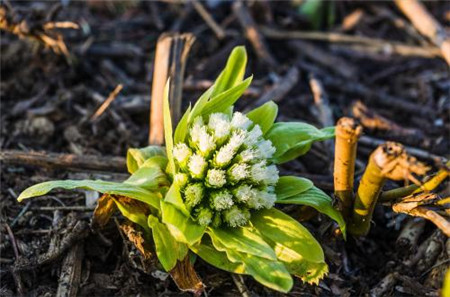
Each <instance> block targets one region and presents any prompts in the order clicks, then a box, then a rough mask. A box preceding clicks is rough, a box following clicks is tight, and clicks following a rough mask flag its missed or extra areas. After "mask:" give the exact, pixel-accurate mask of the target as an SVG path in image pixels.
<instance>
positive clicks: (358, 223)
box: [349, 142, 429, 236]
mask: <svg viewBox="0 0 450 297" xmlns="http://www.w3.org/2000/svg"><path fill="white" fill-rule="evenodd" d="M428 169H429V168H428V167H427V166H425V165H424V164H422V163H420V162H418V161H417V160H416V159H415V158H413V157H411V156H409V155H408V154H407V153H406V151H405V149H404V147H403V146H402V145H401V144H399V143H395V142H387V143H385V144H383V145H380V146H379V147H378V148H377V149H376V150H375V151H374V152H373V153H372V154H371V155H370V158H369V163H368V165H367V168H366V170H365V171H364V174H363V177H362V179H361V182H360V184H359V187H358V191H357V194H356V199H355V203H354V205H353V213H352V219H351V223H350V225H349V231H350V233H351V234H353V235H356V236H363V235H366V234H367V233H368V232H369V229H370V221H371V219H372V214H373V210H374V209H375V205H376V203H377V200H378V196H379V194H380V191H381V189H382V188H383V185H384V183H385V181H386V179H393V180H402V179H405V180H412V181H414V182H417V183H418V181H417V180H416V179H415V177H414V176H413V175H412V174H413V173H414V174H418V175H424V174H425V173H426V171H427V170H428Z"/></svg>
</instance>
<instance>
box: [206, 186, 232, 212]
mask: <svg viewBox="0 0 450 297" xmlns="http://www.w3.org/2000/svg"><path fill="white" fill-rule="evenodd" d="M211 199H212V201H211V202H212V207H213V208H214V209H216V210H219V211H220V210H225V209H229V208H230V207H231V206H233V204H234V202H233V195H231V193H230V192H229V191H227V190H222V191H219V192H216V193H213V194H211Z"/></svg>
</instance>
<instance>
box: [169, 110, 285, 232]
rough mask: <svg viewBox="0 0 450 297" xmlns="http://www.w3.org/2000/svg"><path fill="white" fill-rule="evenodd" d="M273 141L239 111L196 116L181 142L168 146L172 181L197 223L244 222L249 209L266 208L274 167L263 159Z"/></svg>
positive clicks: (272, 199) (269, 154)
mask: <svg viewBox="0 0 450 297" xmlns="http://www.w3.org/2000/svg"><path fill="white" fill-rule="evenodd" d="M274 153H275V147H274V146H273V145H272V143H271V142H270V141H269V140H265V139H264V138H263V133H262V131H261V128H260V127H259V126H258V125H255V124H253V122H252V121H251V120H250V119H249V118H247V117H246V116H245V115H243V114H242V113H239V112H235V113H234V114H233V116H232V117H230V116H228V115H227V114H224V113H213V114H211V115H209V119H207V121H206V119H204V118H202V117H197V118H196V119H195V120H194V122H193V123H192V125H191V126H190V129H189V135H188V139H187V142H186V143H178V144H176V145H175V147H174V149H173V156H174V158H175V161H176V164H177V174H176V175H175V181H174V182H176V183H177V184H178V186H179V187H180V189H181V192H182V197H183V200H184V203H185V205H186V207H187V208H188V209H189V210H190V211H191V215H192V218H193V219H194V220H196V221H197V222H198V223H199V224H200V225H204V226H207V225H213V226H215V227H218V226H221V225H223V224H225V225H228V226H230V227H239V226H243V225H245V224H247V222H248V220H249V219H250V211H251V210H256V209H262V208H271V207H272V206H273V205H274V203H275V199H276V196H275V194H274V186H275V185H276V183H277V182H278V169H277V167H276V166H275V165H273V164H270V162H269V161H268V160H269V159H270V158H271V157H272V156H273V154H274Z"/></svg>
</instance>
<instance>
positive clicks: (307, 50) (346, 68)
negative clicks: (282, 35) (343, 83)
mask: <svg viewBox="0 0 450 297" xmlns="http://www.w3.org/2000/svg"><path fill="white" fill-rule="evenodd" d="M288 46H289V47H290V48H292V49H293V50H294V51H295V52H296V53H297V54H298V55H299V56H300V55H305V56H306V57H308V58H309V59H311V60H313V61H314V62H316V63H317V64H320V65H323V66H325V67H327V68H329V69H330V70H332V71H333V72H335V73H336V74H338V75H339V76H341V77H343V78H346V79H351V78H355V77H356V76H357V72H358V70H357V68H356V67H355V66H353V65H352V64H350V63H349V62H348V61H347V60H344V59H342V58H341V57H339V56H336V55H334V54H333V53H331V52H329V51H326V50H324V49H323V48H321V47H319V46H317V45H316V44H314V43H311V42H307V41H300V40H291V41H289V42H288Z"/></svg>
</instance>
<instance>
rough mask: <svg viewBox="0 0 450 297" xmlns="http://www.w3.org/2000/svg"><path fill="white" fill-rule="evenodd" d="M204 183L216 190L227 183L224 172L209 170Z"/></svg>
mask: <svg viewBox="0 0 450 297" xmlns="http://www.w3.org/2000/svg"><path fill="white" fill-rule="evenodd" d="M206 182H207V183H208V184H209V185H210V186H212V187H216V188H220V187H222V186H224V185H225V184H226V182H227V179H226V176H225V171H224V170H221V169H210V170H208V173H207V175H206Z"/></svg>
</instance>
